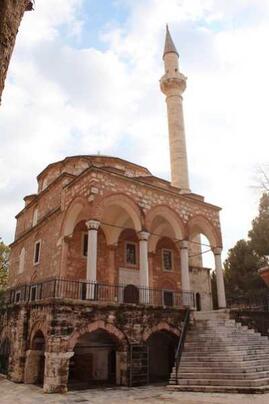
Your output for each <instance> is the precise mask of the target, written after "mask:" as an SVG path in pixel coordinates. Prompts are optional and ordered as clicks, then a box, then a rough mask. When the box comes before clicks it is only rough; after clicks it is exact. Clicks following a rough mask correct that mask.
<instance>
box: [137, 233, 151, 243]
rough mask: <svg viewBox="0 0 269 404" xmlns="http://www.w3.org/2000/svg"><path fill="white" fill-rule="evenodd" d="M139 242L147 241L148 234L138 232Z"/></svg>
mask: <svg viewBox="0 0 269 404" xmlns="http://www.w3.org/2000/svg"><path fill="white" fill-rule="evenodd" d="M137 235H138V238H139V240H140V241H141V240H143V241H148V239H149V236H150V233H149V232H147V231H139V232H138V233H137Z"/></svg>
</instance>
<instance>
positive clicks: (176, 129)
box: [160, 26, 190, 193]
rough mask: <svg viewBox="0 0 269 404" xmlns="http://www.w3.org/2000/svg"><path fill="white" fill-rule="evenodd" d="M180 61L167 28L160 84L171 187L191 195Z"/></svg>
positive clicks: (184, 85) (183, 88)
mask: <svg viewBox="0 0 269 404" xmlns="http://www.w3.org/2000/svg"><path fill="white" fill-rule="evenodd" d="M178 58H179V54H178V52H177V50H176V47H175V45H174V42H173V40H172V38H171V35H170V32H169V29H168V26H166V38H165V46H164V52H163V60H164V67H165V74H164V75H163V77H162V78H161V80H160V85H161V90H162V92H163V93H164V94H165V95H166V103H167V115H168V130H169V145H170V162H171V184H172V185H173V186H174V187H177V188H180V189H181V191H182V192H184V193H185V192H190V189H189V173H188V162H187V151H186V142H185V129H184V117H183V106H182V93H183V92H184V90H185V88H186V80H187V78H186V77H185V76H184V75H183V74H182V73H180V71H179V66H178Z"/></svg>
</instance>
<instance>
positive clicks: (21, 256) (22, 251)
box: [19, 247, 25, 274]
mask: <svg viewBox="0 0 269 404" xmlns="http://www.w3.org/2000/svg"><path fill="white" fill-rule="evenodd" d="M24 262H25V248H24V247H23V248H22V249H21V253H20V259H19V274H21V273H22V272H23V271H24Z"/></svg>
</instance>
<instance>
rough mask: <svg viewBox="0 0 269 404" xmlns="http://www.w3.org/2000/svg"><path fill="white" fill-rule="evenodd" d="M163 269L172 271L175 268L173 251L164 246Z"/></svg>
mask: <svg viewBox="0 0 269 404" xmlns="http://www.w3.org/2000/svg"><path fill="white" fill-rule="evenodd" d="M162 256H163V269H164V271H172V269H173V252H172V251H171V250H167V249H166V248H164V249H163V250H162Z"/></svg>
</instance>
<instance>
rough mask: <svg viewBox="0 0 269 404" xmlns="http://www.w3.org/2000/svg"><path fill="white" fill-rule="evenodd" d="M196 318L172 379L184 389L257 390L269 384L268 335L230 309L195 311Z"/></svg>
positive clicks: (171, 381) (194, 317)
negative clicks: (234, 316)
mask: <svg viewBox="0 0 269 404" xmlns="http://www.w3.org/2000/svg"><path fill="white" fill-rule="evenodd" d="M192 319H193V320H192V322H191V325H190V328H189V330H188V332H187V336H186V341H185V345H184V351H183V354H182V357H181V362H180V367H179V369H178V373H177V374H176V369H175V367H174V368H173V371H172V373H171V379H170V383H175V382H177V384H178V385H179V386H178V385H177V386H176V387H177V388H179V389H181V391H184V389H189V390H188V391H196V390H195V389H197V391H210V389H211V391H223V392H225V391H234V392H237V391H238V390H240V389H241V390H242V391H246V392H247V391H251V392H253V391H255V389H258V390H259V389H260V390H263V389H264V388H265V387H268V385H269V339H268V338H267V337H262V336H261V335H260V333H257V332H255V330H253V329H249V328H248V327H247V326H244V325H242V324H240V323H238V322H236V321H235V320H234V319H230V318H229V312H228V311H227V310H221V311H218V312H202V313H201V312H200V313H198V314H197V313H194V314H192ZM176 376H177V381H176ZM268 390H269V387H268ZM186 391H187V390H186Z"/></svg>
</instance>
